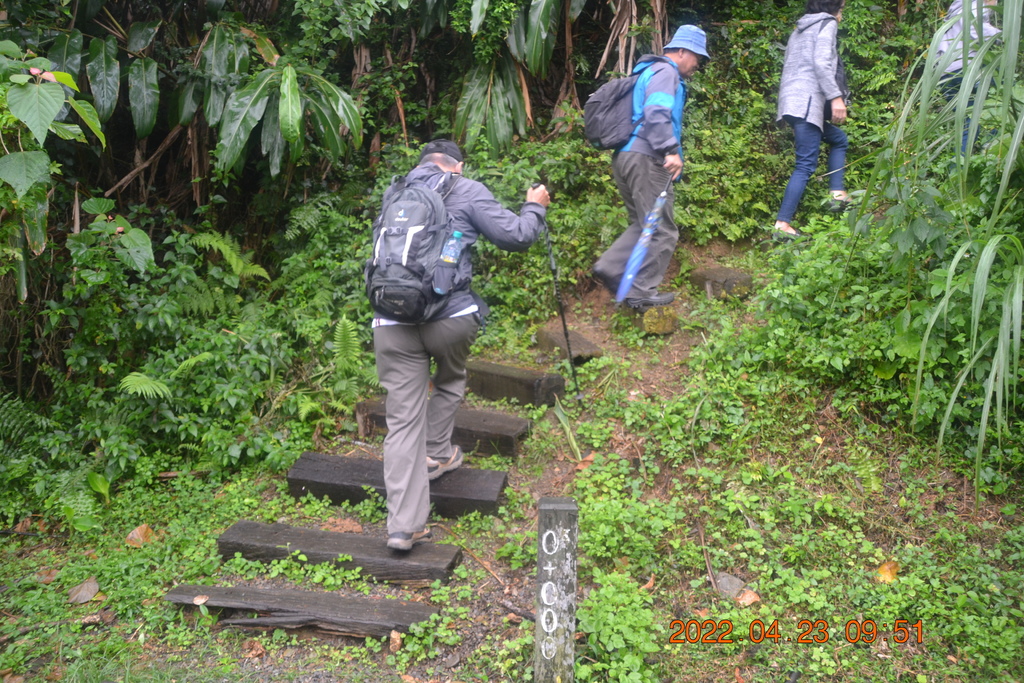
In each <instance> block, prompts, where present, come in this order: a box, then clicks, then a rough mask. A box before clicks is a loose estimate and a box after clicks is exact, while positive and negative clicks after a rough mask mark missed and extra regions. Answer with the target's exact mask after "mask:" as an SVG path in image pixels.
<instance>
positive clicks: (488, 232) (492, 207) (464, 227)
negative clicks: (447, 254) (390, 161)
mask: <svg viewBox="0 0 1024 683" xmlns="http://www.w3.org/2000/svg"><path fill="white" fill-rule="evenodd" d="M444 177H445V172H444V171H442V170H441V168H440V167H439V166H437V165H436V164H433V163H427V164H422V165H420V166H417V167H416V168H414V169H413V170H412V171H410V172H409V175H408V176H407V179H408V180H417V181H422V182H425V183H427V184H428V185H430V186H431V187H435V186H439V185H440V184H441V183H442V182H443V181H444ZM446 187H448V188H450V191H449V192H448V193H447V196H446V197H445V199H444V206H445V209H446V210H447V211H448V215H449V216H451V218H452V220H453V221H454V229H455V230H458V231H460V232H461V233H462V248H463V252H469V251H470V249H471V248H472V246H473V244H474V243H475V242H476V241H477V239H478V238H479V237H480V236H481V235H483V236H484V237H485V238H487V241H489V242H491V243H492V244H494V245H496V246H497V247H499V248H501V249H504V250H505V251H526V250H527V249H528V248H529V247H530V245H531V244H533V243H534V242H535V241H536V240H537V238H538V237H539V236H540V232H541V230H543V229H544V217H545V215H546V214H547V209H546V208H545V207H544V206H543V205H541V204H538V203H536V202H525V203H524V204H523V206H522V208H521V209H520V210H519V214H518V215H516V214H515V213H513V212H512V211H509V210H508V209H506V208H504V207H503V206H502V205H501V204H499V203H498V200H497V199H495V198H494V195H493V194H491V191H490V190H488V189H487V188H486V187H485V186H484V185H483V184H482V183H479V182H477V181H475V180H470V179H469V178H465V177H463V176H460V175H453V176H452V177H451V179H450V180H449V184H448V185H447V186H446ZM442 189H443V188H442ZM472 278H473V273H472V264H471V263H470V259H469V258H468V257H464V258H462V259H460V261H459V273H458V275H457V276H456V282H460V283H463V284H461V285H460V286H459V288H458V289H457V290H455V291H453V292H452V294H451V296H450V298H449V301H448V305H447V306H446V307H445V308H444V310H442V311H441V312H440V313H439V314H438V315H437V316H435V317H434V319H435V320H440V319H443V318H447V317H451V316H452V315H454V314H455V313H458V312H460V311H464V310H465V309H467V308H469V307H470V306H472V305H473V304H474V303H477V304H478V305H479V304H480V303H482V302H481V301H479V300H478V299H477V298H476V297H475V296H474V294H473V293H472V291H471V290H470V284H471V281H472Z"/></svg>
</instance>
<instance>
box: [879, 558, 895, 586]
mask: <svg viewBox="0 0 1024 683" xmlns="http://www.w3.org/2000/svg"><path fill="white" fill-rule="evenodd" d="M899 570H900V564H899V562H893V561H892V560H889V561H888V562H885V563H883V564H882V566H881V567H879V568H878V573H877V575H876V577H875V578H876V580H877V581H878V582H879V583H892V582H893V581H895V580H896V574H897V572H899Z"/></svg>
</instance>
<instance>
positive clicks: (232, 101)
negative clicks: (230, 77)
mask: <svg viewBox="0 0 1024 683" xmlns="http://www.w3.org/2000/svg"><path fill="white" fill-rule="evenodd" d="M277 78H278V74H277V73H276V72H275V71H273V70H271V69H267V70H266V71H263V72H261V73H260V74H259V75H258V76H256V78H255V79H254V80H253V81H252V82H250V83H249V84H248V85H246V86H245V87H244V88H242V89H241V90H236V91H235V92H234V93H232V94H231V97H229V98H228V102H227V105H226V106H225V108H224V120H223V122H222V124H221V128H220V142H219V143H218V145H217V167H218V168H220V169H229V168H231V167H232V166H234V165H235V162H237V161H238V158H239V156H240V155H241V153H242V150H243V149H244V148H245V143H246V142H248V140H249V135H250V134H251V133H252V129H253V128H255V127H256V124H257V123H259V121H260V119H261V118H263V112H264V110H265V109H266V108H267V100H268V99H269V97H270V92H271V88H272V87H273V85H274V81H275V80H276V79H277Z"/></svg>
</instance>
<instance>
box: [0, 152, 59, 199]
mask: <svg viewBox="0 0 1024 683" xmlns="http://www.w3.org/2000/svg"><path fill="white" fill-rule="evenodd" d="M0 180H3V181H4V182H5V183H7V184H8V185H10V186H11V187H13V188H14V193H15V194H16V195H17V196H18V199H21V198H22V197H24V196H25V193H27V192H28V191H29V189H31V187H32V186H33V185H35V184H36V183H44V182H48V181H49V180H50V157H49V155H48V154H47V153H46V152H12V153H11V154H8V155H6V156H3V157H0Z"/></svg>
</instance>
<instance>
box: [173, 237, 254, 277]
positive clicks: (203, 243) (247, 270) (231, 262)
mask: <svg viewBox="0 0 1024 683" xmlns="http://www.w3.org/2000/svg"><path fill="white" fill-rule="evenodd" d="M190 242H191V244H192V245H193V246H195V247H198V248H200V249H210V250H215V251H217V252H219V253H220V255H221V256H222V257H223V258H224V262H225V263H227V264H228V267H230V268H231V272H232V273H234V274H235V275H237V276H238V277H240V278H244V277H251V276H259V277H263V278H266V279H268V280H269V279H270V276H269V275H267V271H266V270H264V269H263V268H262V267H260V266H257V265H253V264H252V263H251V261H252V255H251V254H246V255H243V254H242V248H241V247H240V246H239V245H238V242H237V241H236V240H235V239H234V238H233V237H231V236H230V235H221V234H220V233H216V232H201V233H198V234H195V235H193V236H192V239H191V240H190Z"/></svg>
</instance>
